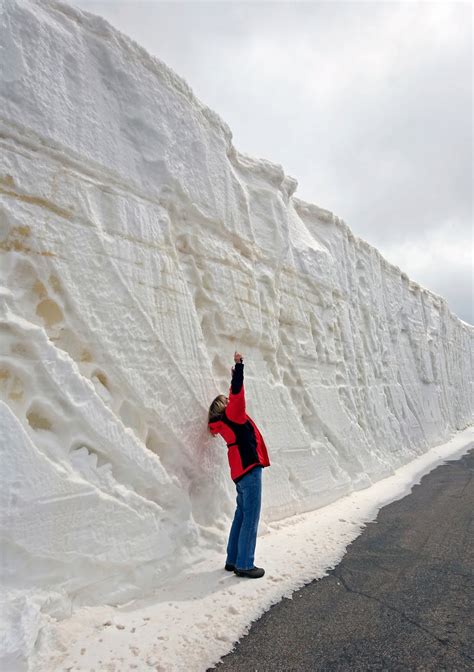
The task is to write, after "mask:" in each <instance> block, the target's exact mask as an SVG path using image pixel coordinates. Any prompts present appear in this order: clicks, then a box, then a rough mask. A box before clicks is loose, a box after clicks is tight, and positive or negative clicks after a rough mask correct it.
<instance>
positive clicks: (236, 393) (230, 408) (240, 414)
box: [225, 352, 247, 424]
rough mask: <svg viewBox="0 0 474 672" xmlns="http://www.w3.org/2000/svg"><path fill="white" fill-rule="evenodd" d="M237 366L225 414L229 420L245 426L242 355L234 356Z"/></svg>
mask: <svg viewBox="0 0 474 672" xmlns="http://www.w3.org/2000/svg"><path fill="white" fill-rule="evenodd" d="M234 361H235V366H234V368H233V369H232V381H231V384H230V390H229V403H228V404H227V407H226V409H225V413H226V415H227V417H228V418H229V420H232V421H233V422H238V423H240V424H243V423H244V422H246V421H247V416H246V413H245V390H244V361H243V358H242V356H241V355H240V353H238V352H236V353H235V355H234Z"/></svg>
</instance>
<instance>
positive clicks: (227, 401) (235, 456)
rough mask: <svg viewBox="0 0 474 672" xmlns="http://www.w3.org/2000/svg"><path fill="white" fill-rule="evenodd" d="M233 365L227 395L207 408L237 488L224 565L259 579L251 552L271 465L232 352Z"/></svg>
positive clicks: (238, 361) (237, 359)
mask: <svg viewBox="0 0 474 672" xmlns="http://www.w3.org/2000/svg"><path fill="white" fill-rule="evenodd" d="M234 362H235V367H234V368H233V369H232V382H231V386H230V391H229V396H228V397H226V396H225V395H223V394H220V395H219V396H218V397H216V398H215V399H214V401H213V402H212V404H211V406H210V408H209V431H210V432H211V434H213V435H214V436H216V435H217V434H220V435H221V436H222V437H223V439H224V440H225V442H226V443H227V448H228V451H227V456H228V458H229V466H230V476H231V478H232V480H233V481H234V483H235V484H236V488H237V508H236V510H235V515H234V520H233V523H232V527H231V530H230V534H229V542H228V544H227V560H226V565H225V568H226V570H227V571H229V572H235V573H236V574H237V576H246V577H248V578H249V579H259V578H260V577H262V576H263V575H264V574H265V570H264V569H262V568H261V567H255V565H254V555H255V545H256V543H257V529H258V521H259V518H260V505H261V498H262V468H263V467H268V466H270V460H269V459H268V453H267V448H266V446H265V441H264V440H263V437H262V435H261V434H260V431H259V429H258V427H257V425H256V424H255V423H254V421H253V420H252V419H251V418H249V416H248V415H247V414H246V412H245V392H244V362H243V358H242V355H241V354H240V353H238V352H236V353H235V354H234Z"/></svg>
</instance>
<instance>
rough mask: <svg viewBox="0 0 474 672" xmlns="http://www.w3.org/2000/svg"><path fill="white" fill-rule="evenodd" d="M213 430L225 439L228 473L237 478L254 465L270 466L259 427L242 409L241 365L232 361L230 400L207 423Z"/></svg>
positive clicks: (243, 392) (242, 379)
mask: <svg viewBox="0 0 474 672" xmlns="http://www.w3.org/2000/svg"><path fill="white" fill-rule="evenodd" d="M209 429H210V431H211V433H212V434H220V435H221V436H222V437H223V439H224V440H225V442H226V443H227V448H228V450H227V457H228V459H229V466H230V476H231V478H232V480H233V481H235V482H236V483H237V481H238V480H240V479H241V478H242V476H244V474H246V473H247V472H249V471H251V470H252V469H253V468H254V467H257V466H259V465H260V466H262V467H269V466H270V460H269V459H268V453H267V447H266V445H265V441H264V440H263V436H262V435H261V434H260V430H259V429H258V427H257V425H256V424H255V423H254V421H253V420H252V418H250V417H249V416H248V415H247V414H246V412H245V391H244V365H243V363H238V364H236V365H235V368H234V372H233V374H232V383H231V386H230V391H229V403H228V404H227V407H226V409H225V411H224V414H223V415H222V417H221V418H220V419H219V420H215V421H214V422H210V423H209Z"/></svg>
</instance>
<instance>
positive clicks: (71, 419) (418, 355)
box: [0, 0, 474, 645]
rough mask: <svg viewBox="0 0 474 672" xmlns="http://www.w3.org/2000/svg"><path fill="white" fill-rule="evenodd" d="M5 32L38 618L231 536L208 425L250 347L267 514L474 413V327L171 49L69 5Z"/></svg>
mask: <svg viewBox="0 0 474 672" xmlns="http://www.w3.org/2000/svg"><path fill="white" fill-rule="evenodd" d="M0 33H1V43H2V46H3V51H2V66H3V69H2V73H1V75H0V96H1V103H2V104H1V121H0V123H1V130H0V142H1V154H0V163H1V166H0V198H1V204H0V207H1V209H0V248H1V257H0V258H1V294H0V328H1V351H0V354H1V357H0V395H1V396H0V417H1V439H0V440H1V450H2V455H1V462H2V472H1V473H2V483H1V499H2V501H1V504H2V512H3V513H2V527H3V542H2V544H3V557H2V569H3V574H4V579H3V580H4V582H5V585H6V588H7V590H8V595H9V596H10V597H11V600H10V602H9V609H10V611H9V614H10V616H11V618H17V619H18V621H19V622H20V621H22V627H24V629H25V631H26V632H28V627H27V626H28V623H26V621H27V620H28V619H30V621H31V623H30V625H31V624H32V623H33V622H34V620H35V615H34V614H38V613H39V612H40V611H41V610H44V611H47V612H48V611H49V613H51V614H53V615H56V616H64V615H66V614H67V613H69V610H70V608H71V605H80V604H98V603H101V602H109V603H116V602H120V601H125V600H128V599H130V598H133V597H135V596H137V595H140V594H143V593H144V592H145V591H149V589H150V587H152V586H153V585H157V584H159V583H160V581H163V580H165V579H166V576H167V575H169V574H170V573H171V572H173V573H175V572H176V571H178V572H179V571H180V569H184V568H185V567H186V566H187V565H188V564H189V563H191V562H193V559H195V558H196V555H199V554H201V553H204V552H205V551H206V549H210V548H211V549H215V548H221V547H222V546H223V544H224V543H225V537H226V532H227V528H228V523H229V518H230V516H231V514H232V511H233V500H234V486H233V484H232V482H231V481H230V478H229V473H228V467H227V460H226V450H225V446H224V444H223V442H222V441H221V440H220V439H212V438H211V437H210V436H209V435H208V433H207V427H206V420H207V410H208V406H209V403H210V401H211V400H212V399H213V398H214V396H215V395H216V394H218V393H219V392H226V391H227V389H228V385H229V379H230V366H231V364H232V355H233V352H234V349H235V348H239V349H241V350H242V351H243V352H244V354H245V361H246V371H245V373H246V388H247V398H248V412H249V414H250V415H251V416H252V417H253V418H254V419H255V420H256V421H257V423H258V424H259V425H260V427H261V429H262V432H263V434H264V436H265V439H266V442H267V445H268V447H269V452H270V456H271V460H272V466H271V468H269V469H266V470H265V473H264V489H265V492H264V510H263V516H262V525H261V529H262V531H264V530H265V522H267V523H268V522H269V521H272V520H276V519H280V518H283V517H286V516H291V515H293V514H296V513H299V512H303V511H307V510H311V509H315V508H317V507H320V506H322V505H324V504H326V503H328V502H330V501H332V500H334V499H336V498H339V497H341V496H343V495H344V494H346V493H348V492H350V491H351V490H354V489H358V488H363V487H365V486H367V485H369V484H370V483H372V482H374V481H376V480H378V479H381V478H383V477H384V476H386V475H388V474H390V473H391V472H392V471H393V469H395V468H396V467H398V466H400V465H402V464H403V463H406V462H408V461H410V460H411V459H413V458H414V457H415V456H417V455H419V454H420V453H422V452H424V451H426V450H427V449H428V448H430V447H432V446H433V445H435V444H437V443H441V442H443V441H446V440H447V438H448V437H449V436H450V435H451V434H452V433H453V432H454V431H455V430H459V429H462V428H464V427H465V426H466V425H468V424H469V423H471V422H472V404H471V394H472V382H471V381H472V378H473V376H472V370H473V364H472V342H473V332H474V329H473V328H471V327H470V326H468V325H466V324H465V323H463V322H462V321H461V320H459V319H457V318H456V317H455V316H454V315H453V314H452V313H451V312H450V311H449V308H448V306H447V304H446V302H445V301H444V300H443V299H442V298H440V297H439V296H436V295H434V294H432V293H431V292H429V291H427V290H425V289H423V288H422V287H420V286H419V285H417V284H415V283H413V282H411V281H410V280H409V278H408V277H407V276H406V275H405V274H404V273H403V272H402V271H401V270H400V269H399V268H397V267H395V266H393V265H391V264H390V263H389V262H388V261H386V260H385V259H384V258H383V257H382V256H381V255H380V253H379V252H378V251H377V250H376V249H374V248H373V247H371V246H370V245H369V244H367V243H366V242H364V241H363V240H360V239H358V238H356V237H355V236H354V235H353V234H352V233H351V231H350V229H349V228H348V227H347V226H346V224H345V223H344V222H342V221H341V220H340V219H339V218H338V217H336V216H335V215H333V214H332V213H330V212H328V211H326V210H323V209H321V208H319V207H317V206H315V205H310V204H308V203H304V202H302V201H301V200H298V199H297V198H295V196H294V192H295V189H296V186H297V183H296V181H295V180H294V179H293V178H291V177H288V176H287V175H285V173H284V172H283V170H282V168H281V167H280V166H277V165H274V164H272V163H269V162H267V161H264V160H257V159H253V158H250V157H248V156H244V155H242V154H239V152H238V151H237V150H236V149H235V148H234V146H233V145H232V136H231V132H230V130H229V128H228V127H227V126H226V125H225V123H224V122H223V121H222V120H221V119H220V118H219V117H218V116H217V115H216V114H215V113H214V112H212V111H211V110H210V109H208V108H207V107H205V106H204V105H203V104H202V103H201V102H200V101H198V100H197V99H196V98H195V96H194V95H193V93H192V91H191V89H190V88H189V87H188V85H187V84H186V83H185V82H184V81H183V80H182V79H180V78H179V77H178V76H177V75H176V74H174V73H173V72H172V71H171V70H170V69H169V68H168V67H167V66H166V65H164V64H163V63H161V62H160V61H159V60H157V59H155V58H152V57H151V56H149V55H148V54H147V53H146V52H145V51H144V50H143V49H142V48H140V47H139V46H138V45H136V44H135V43H133V42H132V41H131V40H130V39H128V38H126V37H125V36H123V35H122V34H120V33H119V32H117V31H116V30H114V29H113V28H111V26H110V25H109V24H107V23H106V22H105V21H104V20H102V19H100V18H97V17H94V16H92V15H90V14H87V13H84V12H80V11H77V10H75V9H73V8H71V7H70V6H68V5H66V4H63V3H60V2H51V1H47V2H43V1H42V2H39V1H38V2H35V1H34V0H5V1H3V2H2V3H1V19H0ZM317 160H318V159H317V157H315V161H317ZM407 216H408V217H409V216H410V213H407ZM381 225H382V224H381ZM414 225H416V222H414ZM25 601H26V602H25ZM26 603H27V604H28V605H29V607H30V611H28V610H26V611H25V604H26ZM25 614H26V615H25ZM20 630H21V628H20ZM30 631H31V632H34V627H31V628H30ZM29 636H30V637H32V641H34V637H35V636H36V634H34V635H29ZM25 637H27V635H25ZM25 644H26V645H28V642H25Z"/></svg>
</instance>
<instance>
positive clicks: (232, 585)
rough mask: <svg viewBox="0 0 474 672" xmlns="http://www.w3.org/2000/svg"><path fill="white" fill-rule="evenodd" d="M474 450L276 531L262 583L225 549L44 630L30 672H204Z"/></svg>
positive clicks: (459, 447)
mask: <svg viewBox="0 0 474 672" xmlns="http://www.w3.org/2000/svg"><path fill="white" fill-rule="evenodd" d="M473 446H474V429H473V428H470V429H468V430H465V431H464V432H461V433H458V434H457V435H456V437H454V438H453V439H452V440H451V441H449V442H447V443H445V444H444V445H441V446H437V447H436V448H433V449H432V450H430V451H428V452H427V453H425V454H424V455H422V456H421V457H419V458H417V459H416V460H414V461H413V462H411V463H410V464H408V465H406V466H404V467H401V468H400V469H398V470H397V471H396V473H395V474H394V475H393V476H390V477H388V478H386V479H383V480H382V481H379V482H378V483H376V484H375V485H372V486H371V487H370V488H367V489H366V490H361V491H358V492H355V493H352V494H351V495H348V496H346V497H342V498H341V499H339V500H338V501H337V502H334V503H332V504H329V505H328V506H326V507H324V508H322V509H319V510H318V511H314V512H310V513H305V514H301V515H299V516H293V517H291V518H287V519H285V520H283V521H281V522H279V523H272V524H271V525H269V526H268V529H267V532H266V533H265V534H264V535H263V536H261V537H259V540H258V545H257V555H258V560H259V561H260V564H262V565H264V566H265V568H266V572H267V573H266V576H265V577H264V578H263V579H259V580H249V579H240V578H237V577H236V576H235V575H234V574H230V573H228V572H226V571H225V570H224V569H223V563H224V559H225V554H224V549H222V550H221V552H220V553H219V552H213V553H209V554H207V557H203V558H202V559H201V560H199V561H197V562H196V563H195V564H194V565H193V566H192V567H191V568H190V569H189V570H188V571H186V572H185V573H184V574H182V575H180V576H177V577H176V578H175V580H171V581H169V582H168V583H166V585H164V586H162V587H161V588H160V589H159V590H156V591H154V592H153V593H152V594H150V595H149V596H148V597H147V598H145V599H141V600H136V601H133V602H131V603H129V604H126V605H123V606H121V607H118V608H113V607H89V608H83V609H81V610H80V611H79V612H78V613H77V614H75V615H74V616H73V617H72V618H71V619H69V620H66V621H63V622H61V623H59V624H58V623H54V622H52V623H51V624H50V625H48V626H46V627H45V628H44V629H43V634H42V639H41V647H40V650H39V653H38V654H37V655H36V656H35V657H33V659H32V661H31V669H34V670H37V671H38V672H60V671H62V670H71V672H72V671H73V670H74V671H76V670H77V671H81V672H102V671H103V670H107V672H120V671H121V670H128V669H136V670H140V671H143V670H148V669H150V670H155V671H156V672H204V671H205V670H206V669H207V668H209V667H211V666H213V665H214V664H215V663H216V662H217V661H218V660H219V659H220V658H221V657H222V656H224V655H225V654H226V653H228V652H229V651H230V650H231V648H232V646H233V644H234V643H235V642H236V641H237V640H238V639H240V638H241V637H242V636H243V635H244V634H245V632H246V631H247V630H248V627H249V625H250V623H251V621H253V620H255V619H256V618H258V617H259V616H260V615H261V614H262V613H263V612H264V611H266V610H267V609H268V608H269V607H270V606H271V605H272V604H275V603H276V602H278V601H279V600H280V599H281V598H282V597H283V596H285V597H291V594H292V592H293V591H294V590H296V589H298V588H300V587H301V586H302V585H304V584H305V583H308V582H309V581H311V580H312V579H316V578H321V577H323V576H324V575H325V574H326V573H327V570H328V569H331V568H332V567H334V566H335V565H336V564H337V563H338V562H339V561H340V560H341V558H342V556H343V555H344V552H345V549H346V547H347V545H348V544H349V543H350V542H351V541H353V540H354V539H355V538H356V537H357V536H358V535H359V533H360V531H361V529H362V527H363V526H364V524H365V523H367V522H369V521H371V520H374V519H375V518H376V516H377V512H378V510H379V509H380V507H382V506H384V505H385V504H388V503H389V502H391V501H393V500H395V499H400V498H401V497H403V496H404V495H406V494H408V493H409V492H410V490H411V488H412V486H413V485H414V484H415V483H419V481H420V480H421V478H422V477H423V476H424V475H425V474H426V473H428V472H429V471H431V470H432V469H434V468H435V467H437V466H439V464H442V463H443V462H444V461H445V460H447V459H456V458H459V457H460V456H461V455H463V454H464V453H465V452H467V450H469V449H471V448H472V447H473ZM264 473H265V472H264ZM282 668H284V661H282Z"/></svg>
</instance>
